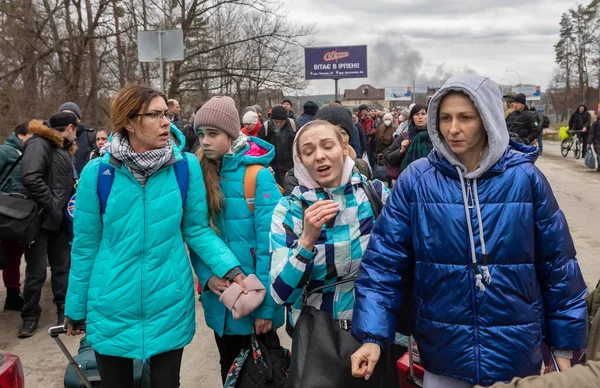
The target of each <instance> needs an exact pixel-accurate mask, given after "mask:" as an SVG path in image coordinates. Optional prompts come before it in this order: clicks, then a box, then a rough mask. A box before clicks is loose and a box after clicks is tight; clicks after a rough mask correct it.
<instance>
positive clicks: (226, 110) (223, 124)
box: [194, 96, 241, 140]
mask: <svg viewBox="0 0 600 388" xmlns="http://www.w3.org/2000/svg"><path fill="white" fill-rule="evenodd" d="M239 117H240V116H239V114H238V111H237V108H236V107H235V101H233V99H232V98H231V97H227V96H216V97H213V98H211V99H210V100H209V101H208V102H207V103H206V104H204V105H202V108H200V110H198V112H197V113H196V118H195V120H194V130H196V131H197V130H198V128H199V127H213V128H217V129H220V130H221V131H223V132H225V133H226V134H227V135H228V136H229V137H231V138H232V139H234V140H235V139H237V138H238V136H239V135H240V129H241V128H240V119H239Z"/></svg>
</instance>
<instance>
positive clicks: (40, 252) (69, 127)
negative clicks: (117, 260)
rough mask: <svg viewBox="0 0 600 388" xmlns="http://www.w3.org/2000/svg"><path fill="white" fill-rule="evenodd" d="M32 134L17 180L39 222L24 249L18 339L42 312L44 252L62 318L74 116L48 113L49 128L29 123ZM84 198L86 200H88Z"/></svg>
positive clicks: (68, 252)
mask: <svg viewBox="0 0 600 388" xmlns="http://www.w3.org/2000/svg"><path fill="white" fill-rule="evenodd" d="M29 131H30V132H31V133H33V135H34V136H33V137H32V138H31V139H30V140H29V141H28V142H27V143H26V144H25V149H24V151H23V162H22V166H21V178H22V180H21V182H22V184H23V187H24V189H25V191H26V192H27V194H28V195H29V196H30V197H31V198H32V199H34V200H35V201H36V202H37V204H38V206H39V207H40V209H42V210H43V211H42V221H41V225H40V229H39V232H38V235H37V237H36V239H35V241H34V242H33V243H31V244H30V245H29V246H28V247H26V248H25V262H26V263H27V266H26V268H25V289H24V293H23V294H24V295H23V296H24V299H25V306H23V311H22V313H21V318H22V319H23V324H22V326H21V328H20V329H19V334H18V336H19V338H27V337H31V336H32V335H33V334H34V332H35V330H36V329H37V327H38V321H39V319H40V315H41V308H40V303H39V302H40V297H41V294H42V287H43V285H44V282H45V281H46V256H47V257H48V262H49V263H50V268H51V270H52V293H53V294H54V303H55V304H56V306H57V314H58V324H59V325H62V324H63V321H64V303H65V296H66V292H67V283H68V280H69V265H70V260H71V247H70V245H69V241H70V232H69V231H68V229H67V225H66V222H65V207H66V205H67V203H68V202H69V200H70V198H71V197H72V195H73V193H74V191H75V179H76V173H75V170H74V167H73V163H72V156H73V154H74V152H75V149H76V146H75V144H74V141H75V138H76V134H77V117H76V116H75V115H74V114H72V113H67V112H60V113H55V114H53V115H52V117H50V120H49V126H48V125H46V124H45V123H42V122H41V121H38V120H32V121H30V122H29ZM88 200H89V198H88Z"/></svg>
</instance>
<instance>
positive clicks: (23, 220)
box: [0, 155, 42, 245]
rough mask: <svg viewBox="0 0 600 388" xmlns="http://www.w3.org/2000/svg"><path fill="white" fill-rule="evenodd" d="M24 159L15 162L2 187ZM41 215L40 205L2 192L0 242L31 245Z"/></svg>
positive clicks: (31, 200)
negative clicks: (16, 242) (17, 242)
mask: <svg viewBox="0 0 600 388" xmlns="http://www.w3.org/2000/svg"><path fill="white" fill-rule="evenodd" d="M22 158H23V155H20V156H19V157H18V158H17V160H15V162H14V163H13V164H12V166H11V167H10V169H9V170H8V172H7V173H6V174H5V175H4V178H3V179H2V181H0V187H2V185H3V184H4V182H5V180H6V179H7V178H8V176H9V175H10V173H11V172H12V171H13V170H14V169H15V167H17V165H18V164H19V162H20V161H21V159H22ZM41 213H42V209H39V207H38V204H37V203H36V202H35V201H34V200H33V199H31V198H29V197H27V196H26V195H23V194H21V193H3V192H0V240H8V241H20V242H22V243H23V244H26V245H27V244H29V243H31V242H32V241H33V240H34V239H35V237H36V235H37V232H38V229H39V225H40V221H41Z"/></svg>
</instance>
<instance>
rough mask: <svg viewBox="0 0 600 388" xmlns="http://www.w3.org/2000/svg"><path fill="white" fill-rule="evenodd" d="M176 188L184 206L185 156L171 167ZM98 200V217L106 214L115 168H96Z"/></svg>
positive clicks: (185, 194)
mask: <svg viewBox="0 0 600 388" xmlns="http://www.w3.org/2000/svg"><path fill="white" fill-rule="evenodd" d="M173 168H174V169H175V177H176V178H177V186H179V192H180V193H181V202H182V203H184V204H185V200H186V198H187V191H188V185H189V180H190V166H189V165H188V160H187V158H186V156H185V155H183V158H182V159H181V160H180V161H178V162H177V163H175V164H174V165H173ZM98 169H99V170H98V198H100V215H103V214H104V213H105V212H106V204H107V203H108V196H109V195H110V191H111V189H112V185H113V183H114V181H115V168H114V167H113V166H111V165H110V164H105V163H100V165H99V166H98Z"/></svg>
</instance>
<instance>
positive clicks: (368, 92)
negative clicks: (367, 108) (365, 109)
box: [344, 84, 385, 100]
mask: <svg viewBox="0 0 600 388" xmlns="http://www.w3.org/2000/svg"><path fill="white" fill-rule="evenodd" d="M344 100H385V89H377V88H375V87H373V86H371V85H369V84H364V85H360V86H359V87H358V88H356V89H346V90H344Z"/></svg>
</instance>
